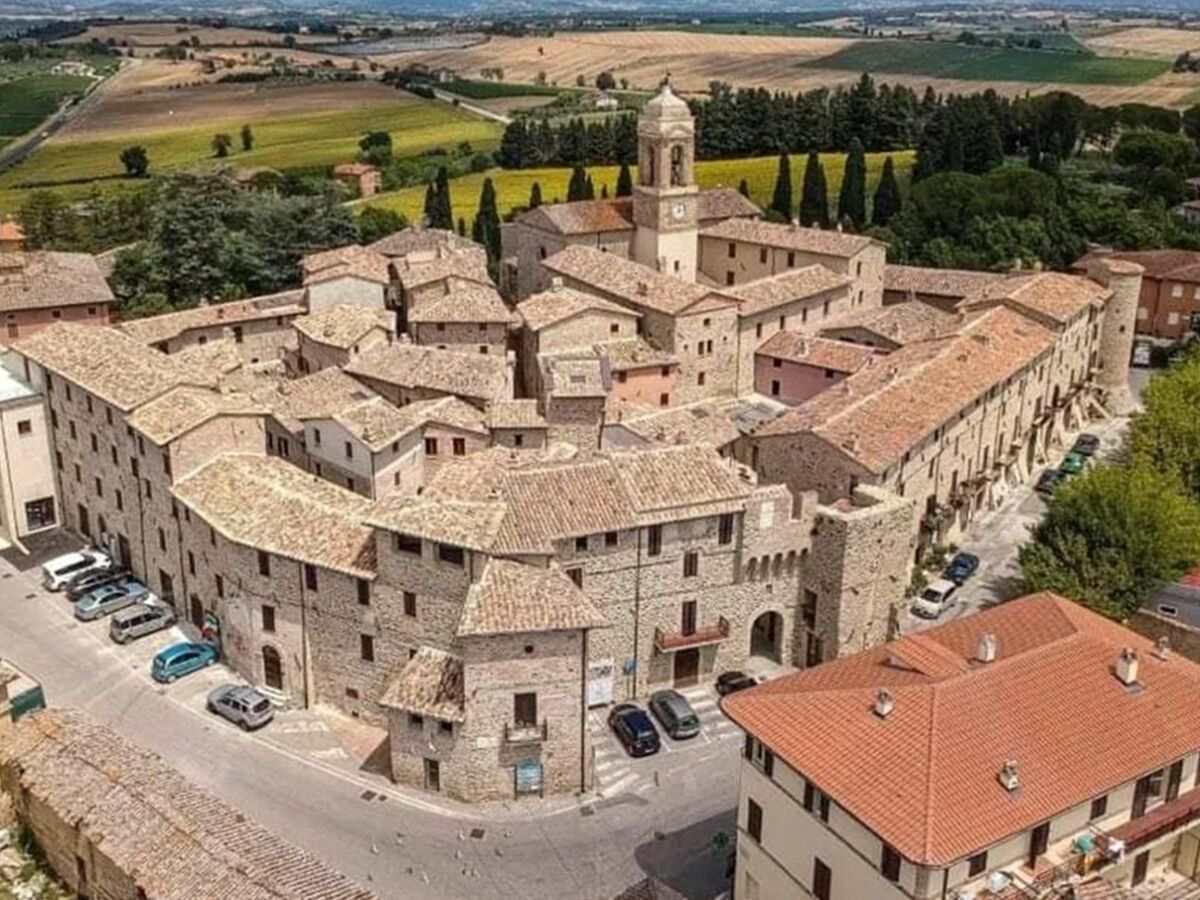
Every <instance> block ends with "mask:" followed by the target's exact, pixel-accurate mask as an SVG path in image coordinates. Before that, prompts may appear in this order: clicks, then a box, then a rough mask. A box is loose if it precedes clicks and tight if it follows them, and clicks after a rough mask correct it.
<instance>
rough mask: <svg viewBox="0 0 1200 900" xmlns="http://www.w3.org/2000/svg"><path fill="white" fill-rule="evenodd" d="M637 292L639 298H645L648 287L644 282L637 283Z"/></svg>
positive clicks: (648, 290)
mask: <svg viewBox="0 0 1200 900" xmlns="http://www.w3.org/2000/svg"><path fill="white" fill-rule="evenodd" d="M637 292H638V294H639V295H640V296H642V297H645V296H646V295H647V294H649V293H650V285H649V284H648V283H646V282H645V281H639V282H638V285H637Z"/></svg>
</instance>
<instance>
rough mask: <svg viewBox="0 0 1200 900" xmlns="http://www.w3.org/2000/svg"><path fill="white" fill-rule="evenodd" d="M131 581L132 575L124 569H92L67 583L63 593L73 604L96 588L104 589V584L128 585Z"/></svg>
mask: <svg viewBox="0 0 1200 900" xmlns="http://www.w3.org/2000/svg"><path fill="white" fill-rule="evenodd" d="M133 580H134V578H133V575H131V574H130V573H129V572H126V571H125V570H124V569H121V570H117V569H93V570H92V571H90V572H84V573H83V574H81V575H76V576H75V577H74V578H72V579H71V580H70V581H68V582H67V586H66V589H65V593H66V595H67V599H68V600H70V601H71V602H72V603H74V602H75V601H76V600H79V599H80V598H82V597H83V596H84V595H85V594H90V593H91V592H92V591H94V590H95V589H96V588H98V587H104V585H106V584H128V583H129V582H130V581H133Z"/></svg>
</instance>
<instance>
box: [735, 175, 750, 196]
mask: <svg viewBox="0 0 1200 900" xmlns="http://www.w3.org/2000/svg"><path fill="white" fill-rule="evenodd" d="M738 193H739V194H741V195H742V196H743V197H745V198H746V199H747V200H749V199H750V185H749V184H748V183H747V181H746V179H745V178H743V179H742V180H741V181H739V182H738Z"/></svg>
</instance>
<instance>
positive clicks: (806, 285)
mask: <svg viewBox="0 0 1200 900" xmlns="http://www.w3.org/2000/svg"><path fill="white" fill-rule="evenodd" d="M853 283H854V280H853V279H852V278H850V277H848V276H846V275H839V274H837V273H836V272H831V271H830V270H829V269H827V268H825V267H824V266H804V267H803V268H800V269H788V270H787V271H784V272H780V273H779V274H778V275H769V276H767V277H766V278H759V279H756V280H754V281H747V282H745V283H744V284H739V285H737V286H735V287H727V288H723V291H724V293H725V294H727V295H729V296H731V297H735V298H737V299H738V300H740V301H741V305H740V306H739V307H738V314H739V315H742V316H754V315H758V314H759V313H763V312H766V311H767V310H771V309H775V308H776V307H779V306H783V305H784V304H787V303H795V302H796V301H797V300H807V299H809V298H812V297H819V296H821V295H823V294H828V293H830V292H832V291H840V290H846V289H849V287H850V285H851V284H853Z"/></svg>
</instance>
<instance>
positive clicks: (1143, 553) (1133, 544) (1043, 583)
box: [1019, 464, 1200, 620]
mask: <svg viewBox="0 0 1200 900" xmlns="http://www.w3.org/2000/svg"><path fill="white" fill-rule="evenodd" d="M1019 559H1020V563H1021V574H1022V577H1023V580H1024V589H1025V590H1026V591H1043V590H1049V591H1056V592H1058V593H1060V594H1063V595H1064V596H1067V597H1070V598H1072V599H1074V600H1078V601H1079V602H1080V603H1082V604H1084V605H1085V606H1087V607H1089V608H1091V609H1093V610H1095V611H1096V612H1099V613H1102V614H1104V615H1106V616H1109V617H1110V618H1113V619H1117V620H1122V619H1125V618H1127V617H1128V616H1129V615H1131V614H1132V613H1133V612H1134V611H1135V610H1137V608H1138V607H1139V606H1141V604H1142V602H1143V601H1144V600H1145V599H1146V598H1147V597H1148V596H1149V595H1150V594H1151V592H1152V591H1153V590H1154V589H1155V588H1156V587H1158V586H1159V585H1160V584H1163V583H1166V582H1170V581H1173V580H1175V579H1176V578H1178V577H1179V576H1180V575H1182V574H1183V573H1184V572H1186V571H1188V570H1189V569H1190V568H1192V567H1193V566H1194V565H1195V564H1196V561H1197V560H1200V506H1198V505H1197V504H1196V503H1195V501H1194V500H1192V498H1190V497H1188V496H1186V495H1185V494H1184V493H1183V492H1182V491H1181V490H1180V487H1179V484H1178V482H1177V481H1176V480H1175V479H1174V478H1173V477H1172V476H1171V475H1170V474H1168V473H1165V472H1159V471H1157V470H1155V469H1153V468H1151V467H1149V466H1147V465H1144V464H1133V465H1131V466H1100V467H1099V468H1096V469H1093V470H1092V471H1091V472H1088V473H1087V474H1086V475H1084V476H1081V477H1079V478H1076V479H1075V480H1074V481H1072V482H1069V483H1068V484H1065V485H1062V486H1061V487H1060V488H1059V489H1058V491H1057V492H1056V493H1055V495H1054V498H1053V499H1052V500H1051V501H1050V508H1049V509H1048V510H1047V512H1046V515H1045V517H1044V518H1043V519H1042V521H1041V522H1040V523H1039V524H1038V526H1037V527H1036V528H1034V530H1033V533H1032V537H1031V540H1030V541H1029V542H1028V543H1027V544H1025V545H1024V546H1022V547H1021V549H1020V553H1019Z"/></svg>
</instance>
